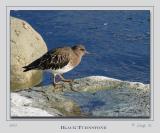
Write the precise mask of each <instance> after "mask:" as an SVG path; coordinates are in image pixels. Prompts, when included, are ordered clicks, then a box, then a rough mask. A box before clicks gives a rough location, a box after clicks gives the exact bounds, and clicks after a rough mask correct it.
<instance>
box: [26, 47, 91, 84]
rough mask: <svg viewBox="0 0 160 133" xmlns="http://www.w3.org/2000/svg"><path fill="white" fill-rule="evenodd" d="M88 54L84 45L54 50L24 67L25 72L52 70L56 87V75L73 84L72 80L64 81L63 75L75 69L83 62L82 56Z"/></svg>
mask: <svg viewBox="0 0 160 133" xmlns="http://www.w3.org/2000/svg"><path fill="white" fill-rule="evenodd" d="M87 53H88V52H87V51H86V49H85V47H84V46H83V45H75V46H73V47H59V48H56V49H52V50H50V51H48V52H47V53H45V54H44V55H42V56H41V57H40V58H38V59H37V60H35V61H33V62H32V63H31V64H29V65H27V66H24V67H23V68H24V69H25V70H24V71H23V72H27V71H29V70H50V69H51V70H52V73H53V75H54V82H53V84H54V85H56V84H57V82H56V80H55V78H56V75H59V76H60V77H61V80H62V81H64V82H71V81H72V80H67V79H64V77H63V76H62V74H63V73H66V72H68V71H70V70H72V69H73V68H75V67H76V66H77V65H78V64H79V63H80V62H81V59H82V56H83V55H85V54H87Z"/></svg>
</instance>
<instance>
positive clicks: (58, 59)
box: [39, 48, 70, 70]
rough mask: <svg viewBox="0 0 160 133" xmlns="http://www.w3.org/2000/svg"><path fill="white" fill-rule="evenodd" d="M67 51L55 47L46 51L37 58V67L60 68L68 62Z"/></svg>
mask: <svg viewBox="0 0 160 133" xmlns="http://www.w3.org/2000/svg"><path fill="white" fill-rule="evenodd" d="M69 56H70V54H69V51H68V50H61V49H60V48H59V49H55V50H52V51H49V52H47V53H46V54H45V55H43V56H42V57H41V58H40V60H39V69H42V70H44V69H55V70H56V69H60V68H63V67H64V66H65V65H67V64H68V63H69Z"/></svg>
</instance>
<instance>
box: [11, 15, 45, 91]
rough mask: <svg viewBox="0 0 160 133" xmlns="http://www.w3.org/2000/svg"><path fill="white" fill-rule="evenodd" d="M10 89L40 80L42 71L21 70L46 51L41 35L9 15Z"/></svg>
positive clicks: (29, 84)
mask: <svg viewBox="0 0 160 133" xmlns="http://www.w3.org/2000/svg"><path fill="white" fill-rule="evenodd" d="M10 21H11V22H10V23H11V39H10V44H11V73H10V74H11V90H15V89H21V88H26V87H32V86H34V85H36V84H38V83H40V82H41V79H42V71H36V70H34V71H29V72H23V70H24V69H23V68H22V67H23V66H25V65H28V64H29V63H31V62H32V61H34V60H35V59H37V58H39V57H40V56H42V55H43V54H44V53H45V52H47V47H46V44H45V42H44V40H43V39H42V37H41V36H40V35H39V34H38V33H37V32H36V31H35V30H34V29H33V28H32V27H31V26H30V25H29V24H28V23H27V22H25V21H23V20H20V19H17V18H14V17H11V19H10Z"/></svg>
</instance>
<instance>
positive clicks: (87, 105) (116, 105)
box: [17, 76, 150, 118]
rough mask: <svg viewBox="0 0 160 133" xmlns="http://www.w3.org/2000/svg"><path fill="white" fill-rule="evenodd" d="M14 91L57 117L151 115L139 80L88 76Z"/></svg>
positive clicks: (146, 88) (146, 92)
mask: <svg viewBox="0 0 160 133" xmlns="http://www.w3.org/2000/svg"><path fill="white" fill-rule="evenodd" d="M17 93H18V94H20V95H21V96H23V97H27V98H29V99H32V101H33V102H32V105H30V106H31V107H34V108H39V109H43V110H45V111H47V112H48V113H49V114H51V115H52V116H54V114H55V110H56V112H59V113H56V114H58V116H57V117H107V118H110V117H112V118H113V117H114V118H123V117H124V118H126V117H127V118H128V117H130V118H139V117H140V118H141V117H142V118H149V117H150V87H149V85H148V84H146V85H145V84H142V83H138V82H128V81H121V80H116V79H111V78H107V77H103V76H91V77H86V78H81V79H76V80H75V81H74V82H72V83H61V85H60V86H57V87H56V88H54V87H53V86H52V85H48V86H43V85H41V86H39V87H33V88H32V89H30V90H29V89H24V90H22V91H19V92H17ZM36 116H38V115H36ZM44 116H45V115H44Z"/></svg>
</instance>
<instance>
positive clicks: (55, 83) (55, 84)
mask: <svg viewBox="0 0 160 133" xmlns="http://www.w3.org/2000/svg"><path fill="white" fill-rule="evenodd" d="M57 85H60V84H59V83H58V82H56V75H54V76H53V86H54V87H56V86H57Z"/></svg>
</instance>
